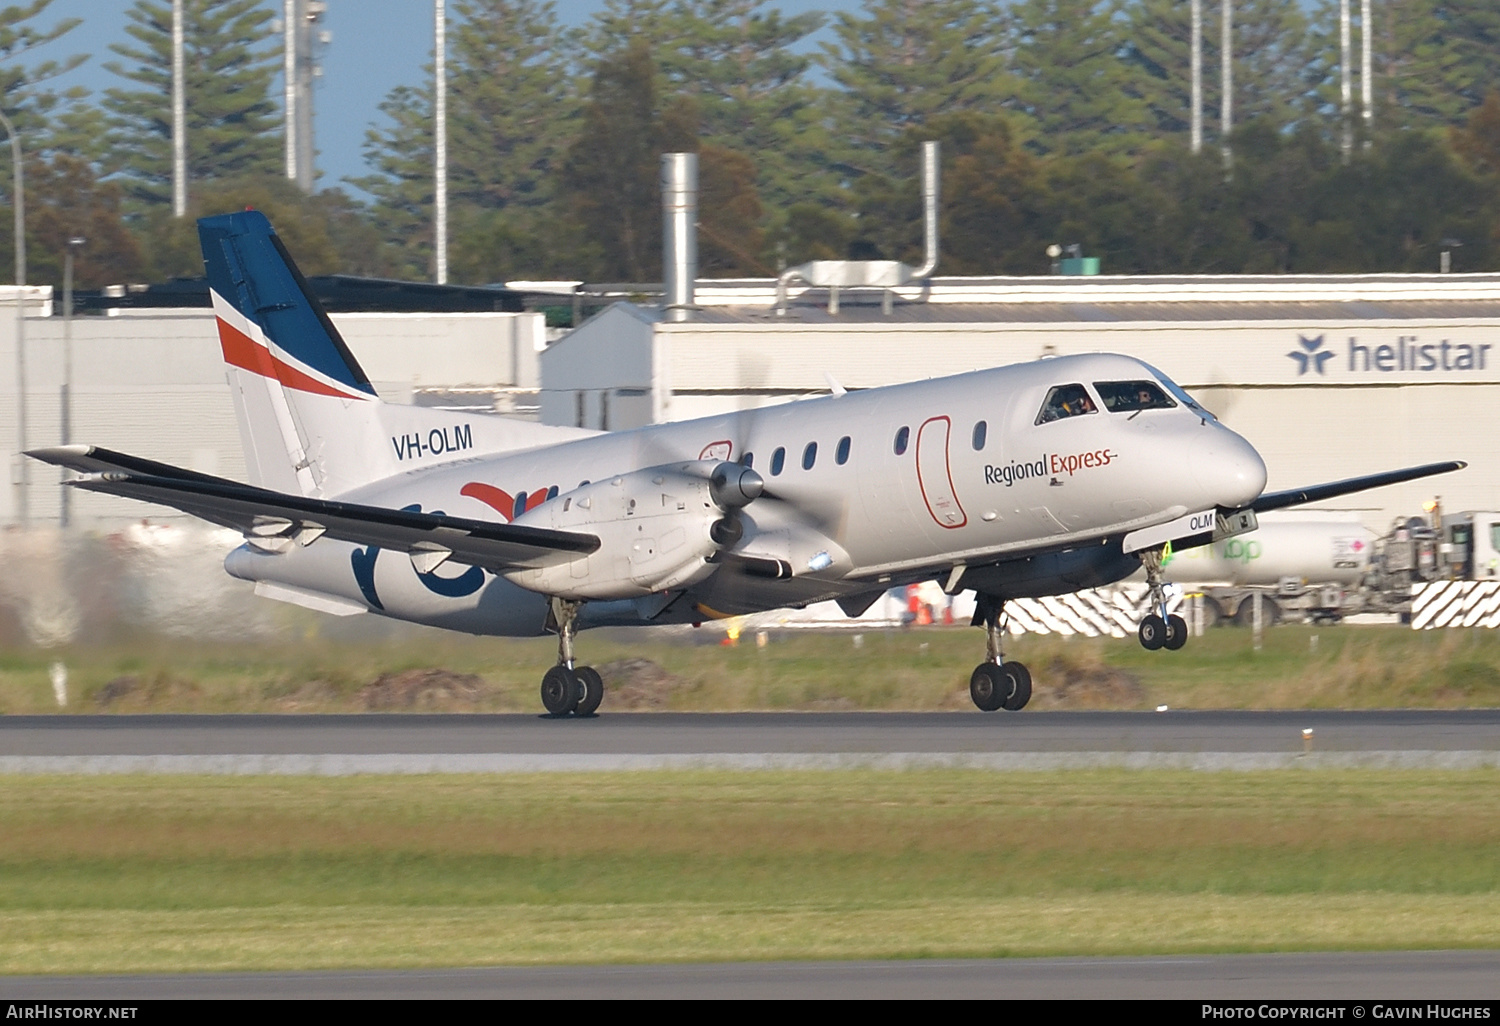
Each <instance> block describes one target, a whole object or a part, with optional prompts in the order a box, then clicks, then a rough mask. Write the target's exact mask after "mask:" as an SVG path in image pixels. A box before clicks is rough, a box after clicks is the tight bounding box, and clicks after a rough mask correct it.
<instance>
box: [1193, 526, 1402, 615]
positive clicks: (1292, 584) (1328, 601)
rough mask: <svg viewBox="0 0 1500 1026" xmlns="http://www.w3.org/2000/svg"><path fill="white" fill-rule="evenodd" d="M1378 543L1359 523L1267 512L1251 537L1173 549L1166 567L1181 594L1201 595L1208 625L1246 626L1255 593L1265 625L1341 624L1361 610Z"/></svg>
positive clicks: (1245, 535) (1247, 535)
mask: <svg viewBox="0 0 1500 1026" xmlns="http://www.w3.org/2000/svg"><path fill="white" fill-rule="evenodd" d="M1374 542H1375V534H1374V532H1372V531H1369V530H1366V529H1365V527H1364V526H1363V525H1362V524H1360V523H1358V522H1356V521H1350V520H1306V519H1304V520H1292V519H1287V520H1283V519H1273V518H1270V517H1264V518H1262V519H1261V521H1260V527H1259V528H1258V529H1257V530H1255V531H1251V532H1250V533H1249V534H1242V535H1238V536H1236V537H1234V538H1226V539H1224V540H1223V541H1220V542H1215V543H1213V544H1212V545H1203V546H1199V547H1198V548H1195V549H1184V550H1183V551H1181V552H1174V553H1172V554H1171V556H1170V558H1169V559H1168V560H1167V561H1165V563H1164V565H1165V567H1166V570H1167V573H1168V574H1169V575H1170V577H1171V579H1172V582H1173V583H1174V584H1177V585H1179V586H1181V587H1182V589H1183V591H1185V592H1188V593H1193V592H1198V593H1200V594H1202V595H1203V619H1204V625H1205V626H1209V625H1212V624H1214V623H1218V622H1231V623H1235V624H1237V625H1241V626H1248V625H1249V624H1250V623H1251V620H1252V618H1253V616H1254V608H1255V602H1254V597H1255V595H1256V594H1257V593H1259V594H1260V595H1261V616H1262V617H1263V618H1264V622H1265V623H1268V624H1274V623H1277V622H1279V621H1280V620H1282V619H1291V618H1295V619H1311V620H1313V621H1314V622H1320V621H1321V622H1335V621H1337V620H1339V619H1340V618H1341V617H1343V616H1344V615H1345V614H1346V613H1354V612H1359V611H1360V610H1361V609H1362V608H1363V604H1364V596H1363V592H1362V590H1361V588H1360V585H1361V583H1362V581H1363V580H1364V577H1365V575H1366V573H1367V571H1368V570H1369V565H1370V553H1371V551H1372V549H1373V546H1374Z"/></svg>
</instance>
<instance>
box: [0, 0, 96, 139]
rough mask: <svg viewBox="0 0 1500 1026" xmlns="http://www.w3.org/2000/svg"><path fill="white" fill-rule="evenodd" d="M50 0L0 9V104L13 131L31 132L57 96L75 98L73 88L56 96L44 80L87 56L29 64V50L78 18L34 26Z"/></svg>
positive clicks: (54, 38)
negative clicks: (47, 26) (13, 126)
mask: <svg viewBox="0 0 1500 1026" xmlns="http://www.w3.org/2000/svg"><path fill="white" fill-rule="evenodd" d="M51 3H52V0H31V2H30V3H26V4H18V5H16V6H12V7H6V8H3V9H0V107H3V108H4V110H5V114H6V117H8V118H10V120H11V123H12V124H14V125H15V126H16V131H17V132H21V133H24V134H25V135H27V136H35V135H36V134H37V133H39V132H41V131H42V130H43V129H44V128H45V127H46V126H47V123H48V114H49V113H50V112H51V111H53V110H54V109H55V108H56V107H57V105H58V103H59V101H60V100H64V99H68V98H78V95H79V94H78V93H77V92H76V91H75V92H73V93H71V94H64V95H62V96H59V94H57V93H56V92H54V91H52V90H51V89H50V88H47V87H46V86H45V85H44V83H46V82H47V81H49V80H50V79H54V78H56V77H57V76H59V75H62V74H65V73H67V72H69V71H72V70H73V69H74V68H76V67H78V66H79V65H80V64H82V63H83V62H84V61H86V60H88V57H87V56H85V55H82V54H75V55H73V56H71V57H65V58H62V59H60V60H58V59H47V60H42V61H39V62H37V63H35V64H31V65H29V66H26V65H24V64H23V63H22V62H23V61H26V60H28V59H29V58H30V57H31V55H32V53H33V51H36V50H39V49H41V48H42V47H44V46H46V45H47V44H48V43H52V42H55V41H57V40H58V39H60V38H61V37H63V36H64V35H66V34H67V33H68V32H70V31H71V30H72V29H73V28H75V27H76V26H77V25H78V24H79V22H80V21H81V19H79V18H67V19H64V20H62V21H59V22H57V23H56V24H55V25H53V26H52V27H51V28H38V27H36V26H35V25H32V24H30V23H31V22H32V21H33V20H34V19H36V18H38V17H40V16H41V15H42V14H43V13H44V12H45V11H46V9H47V8H48V7H49V6H50V5H51ZM25 148H26V150H27V151H29V152H37V151H38V150H39V149H45V148H46V147H45V146H38V145H27V146H26V147H25Z"/></svg>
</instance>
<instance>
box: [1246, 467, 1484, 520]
mask: <svg viewBox="0 0 1500 1026" xmlns="http://www.w3.org/2000/svg"><path fill="white" fill-rule="evenodd" d="M1467 466H1468V464H1467V463H1465V462H1464V461H1463V460H1449V461H1448V462H1447V463H1425V464H1423V465H1422V466H1420V467H1407V468H1406V469H1404V470H1387V471H1386V472H1385V473H1383V474H1366V475H1365V476H1364V477H1351V478H1347V479H1345V480H1343V481H1332V482H1329V483H1328V484H1320V485H1313V486H1311V487H1309V488H1293V489H1290V490H1288V491H1282V492H1267V493H1266V494H1264V495H1262V496H1261V497H1260V498H1258V499H1256V500H1255V501H1254V502H1252V503H1251V504H1250V505H1249V507H1248V508H1249V509H1252V510H1254V511H1255V512H1257V513H1266V512H1269V511H1270V510H1273V509H1285V508H1286V507H1288V506H1300V505H1302V504H1303V503H1308V502H1320V501H1322V500H1323V499H1333V498H1337V497H1338V496H1340V495H1349V494H1351V493H1353V492H1362V491H1365V490H1366V489H1369V488H1381V487H1384V486H1385V485H1393V484H1401V483H1402V482H1403V481H1415V480H1417V479H1418V478H1422V477H1431V476H1432V475H1434V474H1447V473H1449V472H1450V471H1454V470H1462V469H1463V468H1464V467H1467Z"/></svg>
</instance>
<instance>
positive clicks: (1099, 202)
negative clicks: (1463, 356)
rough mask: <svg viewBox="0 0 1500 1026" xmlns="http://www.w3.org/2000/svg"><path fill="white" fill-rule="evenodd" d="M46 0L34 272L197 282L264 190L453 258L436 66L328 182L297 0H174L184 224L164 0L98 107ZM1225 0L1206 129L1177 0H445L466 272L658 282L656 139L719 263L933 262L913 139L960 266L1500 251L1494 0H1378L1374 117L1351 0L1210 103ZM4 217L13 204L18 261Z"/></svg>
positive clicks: (1413, 257)
mask: <svg viewBox="0 0 1500 1026" xmlns="http://www.w3.org/2000/svg"><path fill="white" fill-rule="evenodd" d="M50 3H51V0H26V2H22V3H19V4H17V5H14V6H10V7H6V8H5V9H4V10H0V106H3V109H4V111H5V113H6V115H7V116H8V117H9V118H10V119H11V121H12V122H14V123H15V125H16V127H17V130H18V132H20V133H21V136H22V138H23V140H24V141H25V143H26V150H27V167H26V174H27V206H28V215H29V216H28V235H29V236H30V238H29V239H28V245H29V252H30V253H31V254H32V256H31V258H30V266H31V279H32V280H33V281H54V282H56V281H58V280H60V278H61V263H62V253H63V250H64V248H65V246H66V241H67V239H68V238H69V237H71V236H74V235H82V236H85V237H87V238H88V240H89V241H88V244H87V246H85V247H84V248H83V250H82V251H81V252H80V254H79V260H78V266H77V276H78V281H79V283H80V285H81V286H84V287H87V286H91V285H94V286H97V285H103V284H108V283H113V282H121V281H139V280H157V279H162V278H166V277H170V276H174V275H195V274H198V273H201V265H200V260H199V256H198V252H197V243H196V236H195V231H194V226H193V223H192V217H194V216H199V215H201V214H206V213H213V212H218V211H222V210H225V209H238V208H240V207H244V206H255V207H257V208H259V209H262V210H265V211H266V212H267V213H268V215H269V216H271V217H272V218H273V220H274V221H275V222H276V223H277V227H278V231H280V232H282V234H283V235H284V236H286V238H287V242H288V245H289V246H290V247H291V248H292V250H293V251H294V252H296V253H297V254H298V255H299V260H300V261H301V262H302V263H303V265H304V268H305V269H306V270H307V271H308V272H309V273H331V272H340V273H347V274H364V275H374V276H386V277H403V278H418V279H420V278H429V277H431V274H432V265H433V252H432V246H433V230H432V220H433V219H432V208H433V193H434V188H433V180H432V165H433V145H434V143H433V121H432V109H433V92H432V85H431V80H430V75H429V77H428V78H426V79H425V80H424V81H422V82H419V83H414V84H410V85H403V86H401V87H399V88H397V89H394V90H392V92H391V93H390V94H389V95H388V96H387V97H385V99H384V101H383V103H382V104H381V107H380V110H381V115H382V116H381V120H380V121H379V122H378V123H377V124H375V125H372V126H371V127H370V128H369V130H368V132H367V136H366V142H365V147H364V157H365V161H366V167H367V173H365V174H363V175H362V176H360V177H358V178H356V179H353V180H351V181H350V182H347V183H326V187H323V188H320V189H319V190H318V191H317V192H315V193H313V194H312V195H307V194H304V193H302V192H300V191H299V190H297V189H296V188H295V187H294V186H293V185H292V183H290V182H288V181H287V180H286V179H285V177H284V176H283V173H282V159H283V158H282V124H281V119H280V109H279V104H278V102H277V99H276V94H275V92H273V87H274V86H275V84H276V77H277V75H278V73H279V70H280V61H281V57H280V43H279V37H278V36H277V35H276V34H275V33H274V32H273V24H272V21H273V18H274V14H275V12H274V11H273V10H272V9H271V8H270V7H268V6H267V5H265V4H264V3H263V2H261V0H187V3H186V5H185V6H186V19H185V21H186V25H185V29H186V31H185V37H186V91H187V96H188V115H187V117H188V125H187V129H188V130H187V144H188V155H187V163H188V173H189V181H190V207H191V209H190V210H189V214H190V215H191V216H190V217H188V218H185V219H177V218H174V217H173V216H172V211H171V203H170V200H171V196H170V192H171V116H170V94H171V48H170V40H171V4H170V2H169V0H135V2H134V3H133V4H132V6H131V7H130V8H129V9H128V11H127V14H126V17H127V19H128V24H127V34H128V36H129V41H128V42H125V43H121V44H117V45H115V46H113V47H112V48H111V50H112V54H111V57H110V59H109V60H108V61H107V62H106V64H105V66H106V67H107V68H108V69H109V70H110V71H111V72H113V73H114V74H115V75H116V76H117V77H118V79H119V85H118V86H116V87H112V88H109V89H107V90H105V91H104V92H103V94H102V95H100V96H93V95H88V94H86V93H84V92H82V91H81V90H71V91H68V90H60V89H58V88H56V80H57V79H58V78H59V77H60V76H61V75H63V74H65V73H66V72H67V71H69V70H71V69H72V68H74V67H76V66H77V65H78V64H79V63H81V62H82V61H83V60H85V59H86V57H84V56H82V55H77V56H70V57H66V58H52V59H38V58H37V51H40V50H42V48H44V47H46V48H47V51H45V52H51V51H55V50H57V49H59V48H60V47H64V46H65V44H66V39H67V34H68V32H69V31H70V30H71V29H72V28H73V27H75V25H76V22H69V21H58V20H49V17H48V11H47V8H48V7H49V5H50ZM1203 6H1204V15H1205V17H1204V21H1205V26H1204V51H1205V52H1204V103H1203V108H1204V123H1205V129H1206V131H1205V145H1204V147H1203V149H1202V151H1201V152H1199V153H1193V152H1191V151H1190V148H1189V145H1188V116H1189V114H1188V102H1189V101H1188V93H1189V79H1188V65H1189V52H1188V51H1189V42H1188V40H1189V5H1188V2H1187V0H864V2H863V3H862V4H861V6H860V7H859V8H858V9H857V10H852V11H839V12H834V13H832V14H824V13H816V12H814V13H804V14H797V15H792V16H788V15H785V14H783V13H782V12H781V11H780V10H779V9H778V8H777V7H776V5H775V4H774V2H766V0H609V2H608V3H607V4H606V5H605V8H604V9H603V10H602V11H601V12H599V13H598V14H597V15H595V16H594V17H593V18H592V19H590V20H589V21H588V22H587V23H586V24H585V25H583V26H581V27H569V26H567V25H565V24H564V23H563V22H562V21H561V20H560V18H559V16H558V14H557V11H556V7H555V5H554V4H553V3H550V2H544V0H454V2H452V3H451V4H450V5H449V10H450V29H449V44H448V56H447V64H448V69H449V70H448V87H447V88H448V111H449V121H448V135H449V155H448V166H449V196H450V200H449V203H450V240H451V241H450V251H449V267H450V277H451V279H452V280H454V281H457V282H468V283H482V282H494V281H503V280H506V279H510V278H517V277H529V278H536V277H558V278H583V279H585V280H590V281H653V280H659V277H660V273H661V271H660V262H661V254H660V246H661V231H660V200H659V193H658V177H659V158H660V154H662V153H664V152H670V151H675V150H693V151H696V152H698V154H699V166H700V190H701V195H700V203H699V211H700V254H701V268H702V273H704V274H705V275H708V276H731V275H755V276H764V275H769V274H774V273H776V272H777V271H778V270H780V269H781V268H783V267H785V266H788V265H794V264H797V263H801V262H803V261H805V260H808V259H814V258H841V257H854V258H889V259H905V260H908V261H914V262H920V255H919V254H920V250H921V223H920V222H921V205H920V200H919V196H918V186H917V159H918V153H919V150H920V145H919V144H920V143H921V142H922V141H923V140H926V139H937V140H939V141H941V142H942V144H943V149H942V154H943V167H942V174H943V203H942V210H941V218H942V233H943V258H942V261H941V263H940V265H939V273H943V274H994V273H1003V274H1035V273H1045V272H1046V271H1047V270H1048V267H1049V263H1050V261H1049V258H1048V257H1047V255H1046V248H1047V246H1048V245H1050V244H1053V243H1059V244H1063V245H1071V244H1077V245H1079V246H1081V247H1082V250H1083V251H1084V252H1085V253H1086V254H1088V255H1091V256H1098V257H1100V258H1101V260H1102V262H1103V269H1104V270H1105V272H1107V273H1109V272H1113V273H1219V274H1229V273H1299V272H1300V273H1306V272H1353V271H1403V270H1405V271H1417V270H1420V271H1429V270H1436V269H1437V267H1438V253H1439V251H1440V250H1442V249H1449V250H1451V251H1453V252H1454V253H1455V258H1454V268H1455V269H1456V270H1484V269H1492V268H1494V267H1495V266H1496V264H1497V262H1500V95H1497V94H1495V93H1494V92H1493V91H1492V90H1493V88H1494V86H1495V84H1500V5H1497V4H1495V3H1494V2H1493V0H1375V2H1374V14H1373V17H1372V22H1373V24H1372V25H1371V26H1370V28H1371V31H1372V34H1373V39H1374V52H1375V55H1376V60H1375V66H1374V80H1373V82H1372V85H1373V91H1374V94H1375V109H1374V118H1373V123H1372V124H1371V125H1370V126H1369V127H1368V128H1367V126H1366V123H1365V122H1364V120H1363V119H1362V118H1361V117H1360V116H1359V112H1358V111H1357V110H1355V111H1345V110H1344V109H1342V107H1341V103H1340V91H1339V76H1340V67H1339V59H1340V57H1339V47H1338V30H1337V21H1336V12H1337V8H1338V0H1316V2H1315V3H1314V4H1313V5H1312V6H1308V5H1306V4H1304V3H1301V2H1298V0H1235V2H1234V26H1235V37H1234V39H1235V42H1234V48H1233V54H1232V61H1233V71H1234V74H1233V83H1234V95H1233V109H1234V123H1233V124H1232V125H1230V126H1224V125H1220V124H1219V115H1218V111H1219V100H1220V97H1219V95H1218V89H1219V77H1218V68H1219V62H1220V54H1219V53H1218V52H1217V45H1218V39H1219V33H1218V25H1217V19H1218V16H1219V13H1218V12H1219V6H1220V5H1219V4H1217V3H1212V2H1209V0H1205V2H1204V5H1203ZM429 72H430V68H429ZM1359 93H1360V90H1359V88H1358V84H1357V83H1356V87H1355V90H1354V95H1355V97H1356V103H1357V98H1358V96H1359ZM1226 129H1227V131H1226ZM1346 140H1351V141H1352V145H1350V144H1348V143H1346ZM0 159H3V160H4V162H5V163H8V162H9V157H8V155H4V156H3V157H0ZM344 185H353V186H355V187H357V190H358V194H360V195H362V197H368V199H364V198H356V194H351V192H350V191H348V190H347V189H345V188H344V187H343V186H344ZM9 190H10V175H9V174H8V173H6V174H4V175H3V181H0V194H3V195H4V196H5V197H6V201H7V202H9V201H10V195H9ZM9 232H10V219H9V218H5V219H3V220H0V274H6V275H7V276H8V275H9V274H10V273H11V272H10V268H9V261H10V258H11V257H10V254H11V249H12V246H11V239H10V237H9ZM1459 247H1461V248H1459Z"/></svg>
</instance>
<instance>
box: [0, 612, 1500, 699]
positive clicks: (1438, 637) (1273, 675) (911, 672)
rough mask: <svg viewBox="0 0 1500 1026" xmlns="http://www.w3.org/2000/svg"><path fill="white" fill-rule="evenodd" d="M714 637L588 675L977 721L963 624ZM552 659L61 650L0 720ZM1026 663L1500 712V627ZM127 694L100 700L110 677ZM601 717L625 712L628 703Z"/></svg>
mask: <svg viewBox="0 0 1500 1026" xmlns="http://www.w3.org/2000/svg"><path fill="white" fill-rule="evenodd" d="M722 637H723V633H722V631H721V630H715V629H714V628H712V627H711V626H705V627H704V628H703V629H702V630H699V631H686V632H679V633H677V634H674V635H662V634H658V633H652V632H640V631H636V632H627V631H616V632H591V633H587V634H584V635H583V636H582V638H581V639H580V653H581V655H582V657H583V658H584V659H585V660H586V661H587V662H589V663H592V664H594V665H596V666H597V665H603V664H606V663H608V662H610V661H613V660H620V659H627V658H635V659H648V660H651V661H653V662H655V663H657V664H659V665H660V666H661V667H663V668H664V669H665V670H666V671H667V672H668V673H669V674H670V675H671V680H670V682H669V686H664V687H662V688H660V689H658V691H659V693H658V694H657V696H656V699H655V700H653V701H652V702H650V703H646V705H647V706H648V707H651V708H665V709H679V710H704V711H706V710H728V709H803V710H816V709H955V710H966V709H971V708H972V707H971V705H970V703H969V699H968V694H967V686H968V678H969V673H970V672H971V671H972V669H973V667H974V665H975V663H977V662H978V661H979V658H980V656H981V654H982V652H983V637H982V635H981V634H980V632H979V631H977V630H973V629H971V628H964V627H958V628H924V629H916V630H890V631H880V630H877V631H867V632H865V633H864V634H862V635H860V636H859V637H860V638H861V642H860V644H858V645H856V643H855V635H853V634H850V633H840V634H826V633H818V634H814V633H810V632H801V633H792V632H787V633H784V634H777V635H774V636H773V637H772V638H771V639H770V642H769V644H767V645H766V646H765V647H758V646H757V645H756V644H755V643H754V639H753V637H749V636H747V637H745V638H743V639H742V640H741V643H740V644H739V645H738V646H737V647H732V648H731V647H727V646H721V645H719V644H718V643H717V642H718V641H719V639H721V638H722ZM555 651H556V647H555V642H554V641H553V640H552V639H550V638H541V639H535V640H527V641H517V640H510V639H496V638H473V637H468V636H464V635H454V634H448V633H444V632H440V631H435V630H410V631H403V632H401V634H400V636H399V638H396V639H387V640H368V641H361V642H351V641H338V640H331V639H328V638H320V637H318V636H317V635H316V632H315V631H313V630H310V629H309V625H303V627H301V628H298V629H289V631H288V636H287V638H286V640H284V641H280V642H277V643H266V642H264V641H256V642H253V643H252V642H247V643H243V644H236V643H212V644H209V643H192V642H183V641H173V640H168V639H157V638H152V637H149V636H147V637H141V638H138V639H135V640H132V641H128V642H117V643H113V644H105V645H94V646H88V645H79V646H73V647H71V648H67V649H61V650H56V651H51V652H49V651H43V650H40V649H36V648H16V647H12V648H6V649H0V714H6V713H9V714H16V713H41V712H55V711H57V705H56V702H55V700H54V698H53V694H52V688H51V684H50V683H49V680H48V667H49V666H50V664H51V663H52V662H53V661H55V660H60V661H62V662H63V663H65V664H66V665H67V667H68V671H69V696H70V701H69V705H68V708H67V711H69V712H98V711H101V710H103V711H111V712H146V711H152V712H340V711H356V710H363V709H365V708H366V707H367V703H366V702H365V700H364V698H363V697H362V692H361V689H362V688H364V687H365V686H366V685H367V684H369V683H370V682H371V681H374V680H375V679H376V678H377V677H379V676H380V675H381V674H383V673H388V672H398V671H402V670H412V669H422V668H442V669H445V670H449V671H452V672H455V673H464V674H474V675H476V676H477V677H478V678H480V681H481V688H480V693H479V694H478V696H477V698H474V699H472V700H470V699H464V700H434V701H430V702H425V703H419V704H418V705H417V706H416V708H419V709H431V710H434V711H441V710H451V711H467V710H477V711H528V712H529V711H533V710H535V709H536V708H537V707H538V699H537V693H536V692H537V685H538V682H539V681H540V679H541V676H542V673H543V671H544V670H545V669H546V668H547V667H548V666H549V665H551V663H552V662H553V659H554V654H555ZM1007 655H1008V656H1009V657H1010V658H1016V659H1021V660H1023V661H1025V662H1026V663H1027V664H1028V665H1030V666H1031V668H1032V672H1033V676H1034V678H1035V681H1036V687H1037V692H1036V697H1035V698H1034V700H1033V707H1034V708H1038V709H1045V708H1127V709H1128V708H1135V709H1145V708H1153V707H1155V706H1157V705H1160V704H1167V705H1170V706H1172V707H1173V708H1329V707H1344V708H1372V707H1432V708H1454V707H1462V706H1495V705H1500V632H1495V631H1482V630H1477V629H1476V630H1448V631H1421V632H1419V631H1412V630H1408V629H1405V628H1400V627H1360V626H1347V625H1346V626H1335V627H1305V626H1284V627H1278V628H1276V629H1274V630H1270V631H1267V632H1266V634H1265V646H1264V649H1263V650H1262V651H1259V652H1256V651H1254V650H1253V648H1252V645H1251V638H1250V634H1249V632H1248V631H1243V630H1234V629H1229V628H1223V629H1216V630H1212V631H1209V632H1208V633H1207V634H1206V635H1205V636H1204V637H1202V638H1194V639H1191V640H1190V641H1189V644H1188V646H1187V648H1185V649H1183V650H1182V651H1180V652H1146V651H1144V650H1142V649H1141V648H1140V646H1139V645H1138V644H1137V643H1136V641H1135V639H1134V638H1126V639H1113V638H1094V639H1089V638H1072V639H1063V638H1058V637H1025V638H1020V639H1015V640H1013V641H1012V642H1011V643H1010V644H1009V645H1008V648H1007ZM127 676H128V677H133V678H135V680H136V686H135V688H134V689H133V690H132V691H130V692H129V693H128V694H126V695H124V696H123V697H119V698H117V699H115V700H113V701H109V702H105V701H104V700H103V694H104V688H105V686H106V685H107V684H108V683H109V682H110V681H112V680H116V679H118V678H121V677H127ZM605 701H606V704H605V706H604V708H605V710H606V711H609V710H610V709H611V708H613V709H614V710H616V711H619V710H621V709H622V708H624V707H626V705H628V703H627V702H626V700H625V699H624V697H623V696H617V697H616V699H615V700H614V701H613V702H612V701H611V699H610V698H608V697H607V698H606V700H605Z"/></svg>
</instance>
